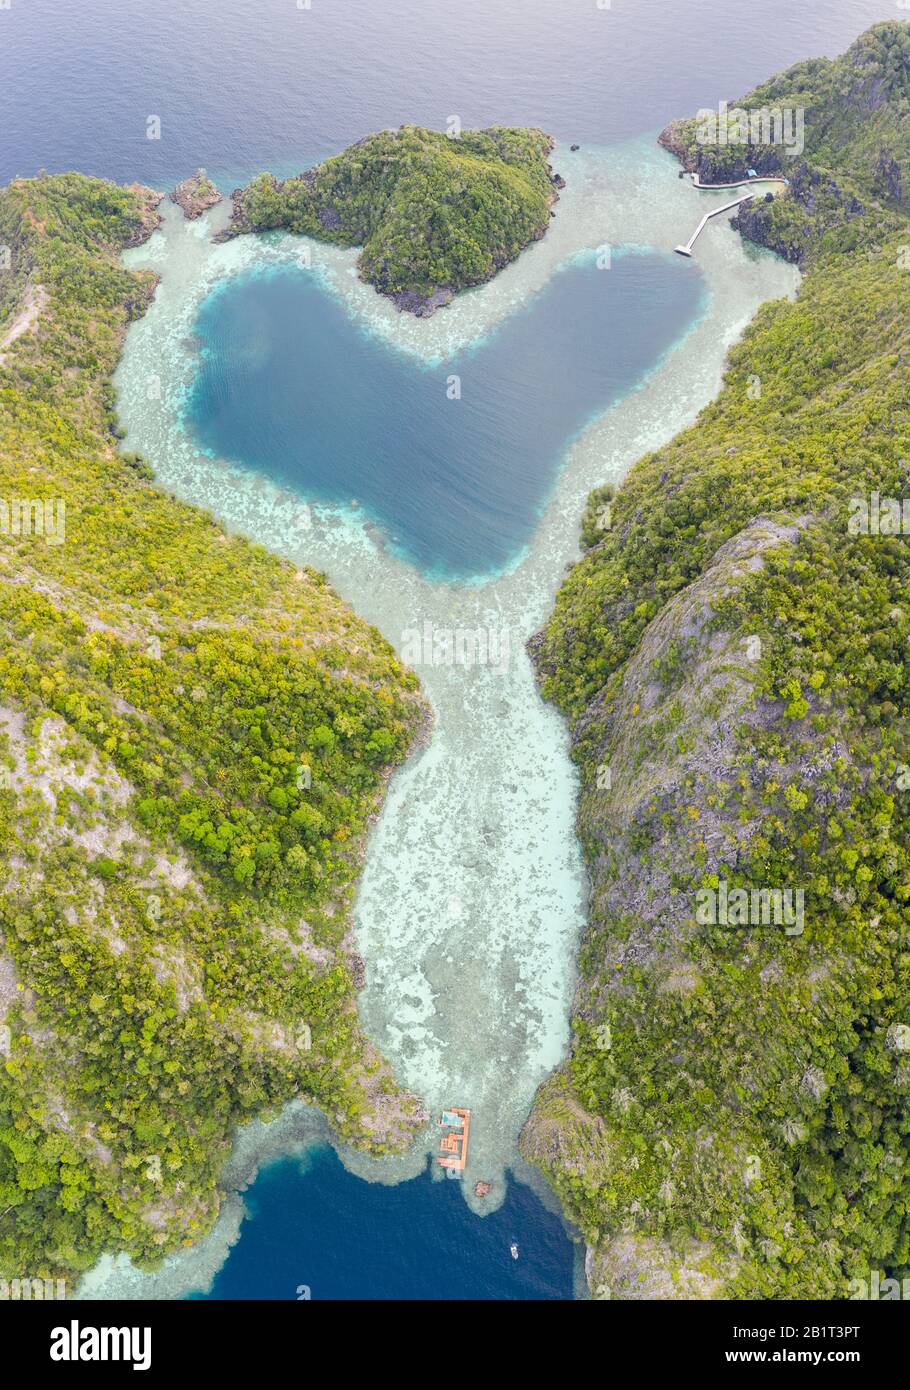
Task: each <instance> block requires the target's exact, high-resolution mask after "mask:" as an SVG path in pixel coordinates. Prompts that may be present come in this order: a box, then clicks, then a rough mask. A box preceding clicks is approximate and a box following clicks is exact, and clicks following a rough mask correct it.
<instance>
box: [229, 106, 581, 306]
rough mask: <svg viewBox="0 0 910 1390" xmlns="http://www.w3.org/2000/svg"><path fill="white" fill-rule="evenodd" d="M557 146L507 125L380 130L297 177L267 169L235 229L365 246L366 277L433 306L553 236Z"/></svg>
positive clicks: (238, 195)
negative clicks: (552, 163) (552, 158)
mask: <svg viewBox="0 0 910 1390" xmlns="http://www.w3.org/2000/svg"><path fill="white" fill-rule="evenodd" d="M552 145H553V142H552V140H551V139H550V137H549V136H548V135H545V134H544V133H543V131H540V130H523V129H518V128H516V129H510V128H506V127H503V126H493V127H491V128H490V129H489V130H466V131H463V132H461V133H460V134H459V135H458V136H457V138H449V137H448V136H447V135H441V134H439V133H438V132H437V131H434V130H426V129H424V128H423V127H421V126H403V127H402V128H401V129H400V130H386V131H381V132H380V133H379V134H377V135H368V136H366V137H365V138H364V139H363V140H358V141H357V143H356V144H355V145H350V146H349V147H348V149H346V150H344V151H343V152H342V153H341V154H339V155H335V156H334V158H332V159H327V160H326V161H325V162H324V163H323V164H319V165H317V167H316V168H315V169H309V170H307V172H306V173H304V174H300V175H298V176H297V177H296V178H292V179H287V180H285V181H284V182H283V183H280V182H279V181H278V180H277V179H275V178H274V176H273V175H271V174H261V175H260V176H259V178H258V179H255V180H254V181H253V182H252V183H251V184H249V185H248V187H247V188H245V189H238V190H237V191H236V192H235V193H234V218H233V221H232V224H231V229H230V233H229V234H234V233H237V232H243V231H268V230H269V229H272V228H277V227H281V228H286V229H287V230H289V231H292V232H302V233H306V234H307V235H309V236H314V237H319V238H320V239H322V240H323V241H334V242H338V243H340V244H341V245H342V246H362V247H363V251H362V253H361V256H360V259H359V262H358V264H359V269H360V274H361V276H362V278H363V279H364V280H366V281H368V283H370V284H371V285H375V287H376V289H377V290H379V291H380V293H382V294H387V295H390V296H392V297H393V298H394V299H395V300H396V302H397V303H398V304H399V307H401V308H403V309H409V310H412V311H414V312H416V313H419V314H426V313H427V312H432V311H433V309H434V308H437V307H438V306H439V305H440V304H443V303H446V302H448V300H450V299H451V298H452V295H453V294H454V293H455V292H457V291H458V290H460V289H464V288H465V287H466V286H468V285H476V284H479V283H481V282H482V281H484V280H489V279H490V278H491V276H493V275H495V273H496V271H497V270H500V269H502V267H503V266H504V265H506V264H507V263H508V262H509V261H511V260H514V258H515V257H516V256H517V255H518V253H519V252H520V251H521V250H522V249H523V248H524V247H525V246H527V245H528V243H529V242H531V241H534V240H536V239H537V238H539V237H541V236H543V234H544V232H545V231H546V229H547V226H548V224H549V218H550V205H551V204H552V203H553V202H555V200H556V196H557V195H556V188H557V187H558V186H559V185H560V184H561V180H559V179H558V178H557V176H555V175H553V174H552V173H551V171H550V167H549V164H548V162H547V160H548V156H549V153H550V150H551V149H552Z"/></svg>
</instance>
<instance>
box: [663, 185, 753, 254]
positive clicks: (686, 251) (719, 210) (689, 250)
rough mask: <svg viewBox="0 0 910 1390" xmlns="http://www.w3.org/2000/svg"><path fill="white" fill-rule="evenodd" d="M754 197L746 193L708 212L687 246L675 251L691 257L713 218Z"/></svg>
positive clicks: (677, 247)
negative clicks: (702, 233) (701, 235)
mask: <svg viewBox="0 0 910 1390" xmlns="http://www.w3.org/2000/svg"><path fill="white" fill-rule="evenodd" d="M754 197H755V194H754V193H744V194H743V196H742V197H741V198H734V199H733V202H732V203H724V205H723V207H720V208H713V209H712V211H711V212H706V213H705V215H704V217H703V218H702V219H701V221H700V222H699V224H698V226H697V227H696V228H695V231H694V232H693V233H692V235H691V236H690V237H689V240H688V241H687V242H686V244H685V246H674V247H673V250H674V251H676V252H677V254H678V255H680V256H691V255H692V247H693V246H694V245H695V242H696V240H697V238H698V236H699V233H700V232H702V231H703V230H704V228H705V227H707V225H708V223H709V222H710V221H711V218H712V217H720V215H721V213H722V212H729V211H730V209H731V208H738V207H739V205H740V203H749V202H751V201H752V199H753V198H754Z"/></svg>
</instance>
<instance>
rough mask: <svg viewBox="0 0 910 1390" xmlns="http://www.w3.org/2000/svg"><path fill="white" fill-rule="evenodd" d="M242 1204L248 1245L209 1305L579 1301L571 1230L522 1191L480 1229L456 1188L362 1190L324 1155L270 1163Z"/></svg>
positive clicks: (481, 1221)
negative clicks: (249, 1301) (513, 1250)
mask: <svg viewBox="0 0 910 1390" xmlns="http://www.w3.org/2000/svg"><path fill="white" fill-rule="evenodd" d="M304 1197H305V1200H301V1199H302V1198H304ZM245 1200H246V1203H247V1206H248V1208H249V1211H250V1216H249V1217H248V1219H247V1220H246V1221H245V1223H244V1225H243V1235H242V1237H241V1241H240V1243H239V1244H238V1246H236V1247H235V1253H234V1254H233V1255H232V1256H231V1258H230V1259H229V1260H228V1261H227V1263H226V1264H225V1265H224V1266H223V1268H222V1269H221V1271H220V1273H219V1274H218V1275H217V1277H216V1279H215V1282H214V1284H213V1286H212V1289H211V1291H210V1293H209V1294H207V1295H205V1297H208V1298H215V1299H224V1298H236V1299H242V1298H250V1297H255V1298H274V1299H299V1298H301V1296H302V1294H303V1290H301V1291H300V1292H298V1290H299V1289H300V1286H301V1285H302V1286H304V1288H305V1289H308V1290H309V1296H310V1299H311V1300H313V1301H316V1300H318V1299H327V1298H346V1299H354V1298H364V1299H462V1298H464V1299H467V1298H472V1299H475V1298H482V1299H544V1298H550V1299H553V1298H561V1299H564V1298H571V1297H572V1270H573V1249H572V1246H571V1244H570V1243H569V1241H568V1240H567V1239H566V1235H565V1231H564V1229H563V1225H562V1222H561V1220H560V1218H559V1217H558V1216H555V1215H554V1214H553V1213H552V1212H549V1211H547V1210H546V1209H545V1208H544V1207H543V1206H542V1205H541V1203H540V1201H539V1199H538V1198H537V1196H536V1195H535V1194H534V1193H533V1192H532V1190H531V1189H530V1188H529V1187H526V1186H525V1185H524V1184H523V1183H519V1182H514V1181H513V1182H511V1183H510V1185H509V1192H508V1195H507V1197H506V1200H505V1202H504V1204H503V1205H502V1206H501V1207H500V1208H499V1210H498V1211H495V1212H491V1213H490V1215H489V1216H484V1217H483V1218H478V1217H476V1216H474V1215H473V1214H472V1213H471V1211H470V1209H469V1208H468V1205H467V1203H466V1202H465V1200H464V1198H463V1197H462V1195H461V1191H460V1184H459V1183H457V1182H448V1181H446V1180H445V1179H443V1180H442V1181H441V1182H440V1181H434V1180H433V1179H432V1178H431V1177H430V1176H429V1172H424V1173H422V1174H421V1176H420V1177H419V1178H413V1179H412V1180H411V1181H410V1182H404V1183H399V1184H398V1185H397V1186H395V1187H386V1186H384V1185H382V1184H380V1183H367V1182H363V1181H362V1180H361V1179H360V1178H356V1177H354V1176H352V1174H350V1173H349V1172H348V1171H347V1169H346V1168H345V1167H344V1166H343V1165H342V1163H341V1161H340V1160H339V1158H338V1157H337V1155H336V1153H335V1151H334V1149H331V1148H329V1147H325V1148H319V1149H315V1150H310V1151H309V1152H308V1154H307V1156H306V1158H305V1160H304V1161H303V1163H302V1164H301V1161H300V1160H299V1159H296V1158H288V1159H283V1160H280V1161H278V1162H276V1163H273V1164H270V1165H269V1167H267V1168H265V1169H264V1170H263V1171H262V1173H261V1174H260V1175H259V1177H258V1178H257V1180H256V1183H255V1185H254V1186H253V1187H252V1188H251V1189H250V1191H249V1193H247V1194H246V1199H245ZM513 1241H514V1242H515V1243H516V1244H517V1245H518V1259H517V1260H513V1258H512V1256H511V1254H510V1251H509V1247H510V1245H511V1244H512V1242H513Z"/></svg>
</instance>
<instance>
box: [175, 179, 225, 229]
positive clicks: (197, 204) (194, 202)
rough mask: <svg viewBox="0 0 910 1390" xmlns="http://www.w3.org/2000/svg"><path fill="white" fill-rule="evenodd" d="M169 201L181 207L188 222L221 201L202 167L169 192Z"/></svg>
mask: <svg viewBox="0 0 910 1390" xmlns="http://www.w3.org/2000/svg"><path fill="white" fill-rule="evenodd" d="M171 201H172V202H174V203H176V204H177V205H178V207H181V208H182V209H183V215H184V217H185V218H186V219H187V221H188V222H192V221H193V220H194V219H195V218H197V217H201V216H202V214H203V213H204V212H205V211H206V209H207V208H212V207H214V206H215V204H216V203H220V202H221V194H220V193H219V192H218V189H217V188H216V187H215V185H214V184H213V183H212V180H211V179H210V178H209V176H208V174H207V173H206V172H205V170H204V169H197V170H196V172H195V174H193V176H192V178H189V179H183V180H182V181H181V182H180V183H178V185H177V187H176V188H175V189H174V191H173V192H172V194H171Z"/></svg>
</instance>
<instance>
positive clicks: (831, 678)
mask: <svg viewBox="0 0 910 1390" xmlns="http://www.w3.org/2000/svg"><path fill="white" fill-rule="evenodd" d="M791 100H792V101H799V102H801V103H803V104H804V105H805V108H806V110H805V120H806V149H805V152H804V155H803V156H802V157H801V159H800V160H799V161H798V164H799V165H800V166H801V172H800V174H799V176H798V177H796V178H795V179H794V181H793V186H791V189H790V191H789V193H788V194H787V195H786V196H785V197H783V198H781V199H779V200H775V201H774V203H773V204H771V203H769V204H764V203H762V204H760V205H759V207H760V209H761V211H760V212H759V213H758V214H757V216H756V219H755V220H753V221H752V222H751V223H750V222H748V221H744V220H742V219H741V221H740V227H741V229H742V230H743V231H746V232H747V233H748V234H749V235H753V234H754V238H755V239H756V240H758V241H760V242H763V243H764V244H768V245H774V244H776V239H777V233H778V232H779V230H780V228H781V227H785V228H786V229H787V235H788V236H792V237H793V238H795V242H794V244H795V245H796V247H797V251H798V255H794V259H797V258H798V259H801V260H802V261H803V264H804V267H805V269H806V275H805V279H804V281H803V283H802V286H801V289H800V292H799V294H798V296H797V298H796V299H795V301H794V302H789V301H778V302H775V303H771V304H768V305H766V306H764V307H763V309H762V310H761V311H760V313H759V314H758V315H757V317H756V319H755V321H754V322H753V324H752V325H751V327H750V328H749V330H748V332H747V333H746V334H745V336H744V338H743V340H742V341H741V342H740V343H739V344H738V346H737V347H736V348H735V349H734V350H733V351H732V353H731V354H730V357H729V360H728V365H727V370H726V375H725V381H724V386H723V390H722V393H721V394H720V396H719V398H718V399H717V400H716V401H715V402H714V403H713V404H711V405H710V406H709V407H707V408H706V409H705V410H704V411H703V412H702V414H701V416H700V417H699V420H698V422H697V424H696V425H694V426H693V427H692V428H691V429H688V430H686V431H685V432H684V433H682V434H680V435H679V436H677V437H676V438H675V439H674V440H673V441H672V442H671V443H670V444H668V445H667V446H666V447H665V448H663V449H661V450H660V451H659V452H657V453H655V454H652V455H649V456H647V457H645V458H643V459H642V460H640V461H639V462H638V464H637V465H636V466H635V467H634V468H633V469H632V471H631V472H630V474H629V475H628V477H627V478H626V480H625V481H624V483H623V484H622V486H621V488H620V489H619V491H618V492H617V494H616V496H615V497H612V493H611V491H610V489H604V490H602V491H601V492H600V493H598V494H595V495H594V496H593V497H592V498H591V500H590V505H589V510H588V515H587V517H586V521H585V527H584V537H583V538H584V542H585V546H586V551H585V554H584V557H583V558H582V560H581V561H580V563H579V564H578V565H577V566H576V567H575V568H574V570H573V571H572V572H571V573H570V575H569V577H568V578H567V580H566V581H565V583H564V585H563V587H562V589H561V590H560V592H559V595H558V599H557V603H556V609H555V612H554V614H553V617H552V619H551V620H550V622H549V624H548V626H547V627H546V628H545V630H544V632H543V633H542V634H541V635H540V637H539V638H538V639H537V641H536V655H537V660H538V666H539V672H540V677H541V681H542V686H543V690H544V693H545V694H546V695H547V696H548V697H549V698H550V699H552V700H553V701H555V702H556V704H557V705H558V707H559V708H560V709H561V710H562V711H563V712H564V713H565V715H566V717H567V718H568V720H569V721H570V725H571V728H572V733H573V745H574V752H575V757H576V759H577V761H578V765H579V769H580V772H581V776H582V779H583V791H582V800H581V807H580V813H579V831H580V835H581V837H582V840H583V843H584V847H585V852H586V857H587V862H588V865H589V869H590V874H591V881H592V891H591V908H590V920H589V926H588V930H587V933H586V937H585V940H584V943H583V948H582V954H581V982H580V985H579V991H578V996H577V999H576V1006H575V1012H574V1021H573V1027H574V1044H573V1049H572V1054H571V1058H570V1059H569V1061H568V1062H567V1063H566V1064H565V1065H564V1066H563V1067H562V1068H561V1069H560V1071H558V1072H557V1073H556V1074H555V1076H554V1077H552V1078H551V1079H550V1080H549V1081H548V1082H547V1083H545V1084H544V1086H543V1087H542V1088H541V1091H540V1092H539V1095H538V1099H537V1102H536V1106H535V1110H534V1112H533V1115H532V1118H531V1120H530V1121H529V1123H528V1126H527V1127H526V1130H525V1132H524V1135H523V1141H522V1142H523V1148H524V1150H525V1152H526V1154H527V1155H528V1156H529V1157H531V1158H533V1159H534V1160H535V1161H536V1162H538V1163H539V1164H540V1165H541V1166H542V1168H543V1169H544V1171H545V1172H546V1173H547V1174H548V1175H549V1177H550V1179H551V1181H552V1182H553V1184H554V1185H555V1187H556V1189H557V1191H558V1192H559V1193H560V1195H561V1197H562V1199H563V1201H564V1203H565V1205H566V1208H567V1210H568V1212H569V1213H570V1215H571V1216H573V1217H574V1218H575V1219H576V1220H577V1221H578V1222H579V1223H580V1225H581V1227H582V1228H583V1230H584V1232H585V1235H586V1237H587V1240H588V1243H589V1247H590V1252H591V1253H590V1255H589V1266H588V1273H589V1281H590V1283H591V1287H592V1289H593V1290H594V1291H595V1293H599V1294H600V1295H601V1296H608V1295H609V1294H611V1293H612V1295H613V1296H622V1297H635V1296H647V1295H648V1294H649V1293H650V1294H651V1295H652V1296H654V1295H655V1294H657V1295H658V1296H661V1297H705V1296H710V1297H732V1298H737V1297H771V1298H787V1297H795V1296H802V1297H816V1298H835V1297H844V1296H849V1295H848V1290H849V1287H850V1280H852V1279H854V1278H857V1277H860V1278H861V1277H866V1278H868V1274H869V1271H870V1270H874V1269H878V1270H882V1271H887V1272H889V1273H890V1274H892V1275H898V1276H900V1277H906V1276H907V1275H908V1274H910V912H908V900H910V851H908V829H910V810H908V798H910V768H908V766H907V764H908V763H910V739H908V735H910V667H908V662H907V652H908V640H910V538H908V536H907V535H906V534H903V533H901V532H900V531H899V530H892V532H891V533H890V534H886V533H881V532H880V533H878V534H871V533H866V534H864V533H862V531H861V530H860V531H857V530H856V529H855V528H854V529H851V527H850V518H851V515H853V514H854V513H855V504H853V503H852V502H851V499H854V498H863V499H867V500H868V499H869V498H870V496H871V494H872V493H873V492H878V493H880V495H881V496H882V497H886V498H892V499H896V500H900V499H904V498H910V371H908V369H910V223H908V220H907V211H908V209H907V181H908V178H910V121H908V116H910V27H908V25H907V24H904V23H886V24H881V25H877V26H875V27H874V28H873V29H872V30H870V31H869V32H868V33H867V34H865V35H864V36H863V37H862V38H860V39H859V40H858V41H857V43H856V44H854V45H853V47H852V48H851V49H850V50H849V51H848V52H847V53H846V54H845V55H844V56H843V57H842V58H839V59H837V60H834V61H829V60H818V61H815V62H811V63H804V64H800V65H798V66H797V67H796V68H793V69H791V70H790V71H789V72H787V73H785V74H784V75H783V76H782V77H780V78H775V79H772V81H771V82H769V83H766V84H765V85H764V86H763V87H761V88H759V89H758V90H757V91H756V92H754V93H753V94H751V96H750V97H748V98H746V99H745V101H744V102H742V103H741V104H742V105H743V106H746V107H754V106H760V105H762V104H766V103H772V102H773V103H781V102H786V101H791ZM693 131H694V125H693V123H692V122H688V123H681V124H680V125H678V126H675V127H673V128H671V130H669V131H668V132H666V133H665V136H664V141H665V143H667V144H668V145H669V146H670V147H672V148H675V149H676V150H677V151H678V152H679V153H680V154H681V156H682V157H683V158H685V159H687V161H688V163H689V165H690V167H692V168H699V169H700V170H701V171H702V173H703V175H708V176H710V175H713V176H715V177H716V176H717V175H718V174H720V176H721V177H733V176H736V174H737V173H738V172H739V163H740V162H741V161H742V158H743V156H742V152H741V151H740V150H737V149H735V148H729V147H727V148H722V147H720V146H718V147H716V148H713V149H712V148H708V149H705V148H704V147H701V146H697V145H696V144H695V142H694V135H693ZM778 153H779V152H777V151H774V152H771V153H769V154H767V158H764V159H763V156H764V155H765V152H761V151H759V152H757V151H755V150H753V149H750V150H749V151H748V152H747V156H746V157H747V159H748V162H749V163H753V164H754V163H756V161H757V160H762V159H763V162H762V163H761V167H762V168H768V167H773V164H774V161H775V160H776V159H777V157H778ZM882 171H887V178H884V177H883V172H882ZM791 172H792V171H791ZM819 188H823V189H827V190H828V192H829V194H830V197H828V198H822V199H818V198H816V197H815V196H814V194H813V190H818V189H819ZM832 190H833V191H832ZM832 199H833V200H834V201H836V202H837V204H838V207H839V211H838V215H837V218H836V219H833V220H832V218H831V216H830V212H831V200H832ZM765 210H766V211H765ZM835 221H836V226H835V225H834V223H835ZM608 499H611V501H610V517H611V524H610V526H609V529H605V528H604V526H603V525H602V523H601V518H602V517H603V515H604V503H605V502H606V501H607V500H608ZM604 768H609V770H610V776H609V777H605V776H604V774H603V770H604ZM721 881H724V882H725V883H726V884H728V885H729V886H730V888H732V887H734V886H739V887H747V888H749V887H756V886H758V887H762V888H767V889H781V890H783V889H785V888H787V887H789V888H792V889H801V890H802V891H803V892H804V894H805V928H804V930H803V931H802V932H801V933H799V934H792V935H788V934H786V933H785V932H784V931H783V930H782V929H781V927H780V926H776V925H774V924H773V923H771V924H766V925H762V924H758V925H755V924H753V925H751V926H749V927H748V928H744V927H736V926H725V925H716V926H714V925H704V926H702V925H699V923H698V922H697V921H696V917H695V904H696V901H697V897H696V895H697V894H698V893H699V892H700V891H701V890H704V889H708V888H713V889H717V888H718V886H719V884H720V883H721Z"/></svg>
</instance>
